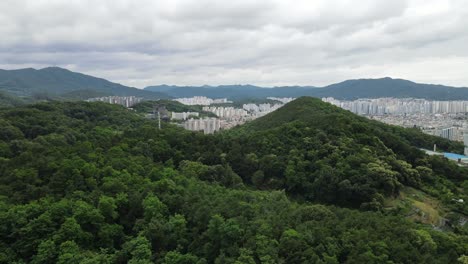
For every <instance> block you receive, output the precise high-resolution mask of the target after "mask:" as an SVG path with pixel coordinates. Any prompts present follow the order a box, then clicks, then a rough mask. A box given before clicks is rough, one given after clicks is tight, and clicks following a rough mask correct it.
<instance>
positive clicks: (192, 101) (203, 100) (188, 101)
mask: <svg viewBox="0 0 468 264" xmlns="http://www.w3.org/2000/svg"><path fill="white" fill-rule="evenodd" d="M174 101H177V102H179V103H181V104H184V105H212V104H227V103H232V101H228V99H227V98H221V99H211V98H208V97H205V96H194V97H190V98H177V99H174Z"/></svg>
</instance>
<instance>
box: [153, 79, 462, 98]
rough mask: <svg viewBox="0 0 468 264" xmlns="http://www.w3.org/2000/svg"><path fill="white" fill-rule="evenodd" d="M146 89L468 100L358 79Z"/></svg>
mask: <svg viewBox="0 0 468 264" xmlns="http://www.w3.org/2000/svg"><path fill="white" fill-rule="evenodd" d="M145 90H148V91H156V92H164V93H167V94H168V95H171V96H173V97H191V96H209V97H212V98H222V97H226V98H229V99H243V98H265V97H269V96H273V97H300V96H313V97H334V98H337V99H342V100H353V99H358V98H379V97H396V98H407V97H412V98H422V99H429V100H468V88H455V87H450V86H444V85H433V84H421V83H415V82H411V81H407V80H402V79H392V78H388V77H387V78H381V79H358V80H347V81H344V82H340V83H336V84H332V85H328V86H325V87H321V88H317V87H313V86H283V87H274V88H265V87H258V86H253V85H223V86H198V87H197V86H168V85H160V86H149V87H146V88H145Z"/></svg>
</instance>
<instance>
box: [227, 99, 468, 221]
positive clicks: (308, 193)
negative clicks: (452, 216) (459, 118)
mask: <svg viewBox="0 0 468 264" xmlns="http://www.w3.org/2000/svg"><path fill="white" fill-rule="evenodd" d="M219 136H220V137H222V138H223V139H224V140H225V141H224V144H225V148H224V149H225V151H226V152H227V153H228V154H227V157H226V159H227V160H228V161H229V162H230V164H231V166H232V167H233V169H234V171H235V172H236V173H237V174H239V176H241V177H242V178H243V179H244V180H245V181H248V182H251V183H252V184H254V185H256V186H257V187H258V188H274V189H281V188H285V189H286V190H287V191H288V193H290V194H291V195H293V196H296V197H299V198H301V199H306V200H312V201H320V202H325V203H332V204H339V205H342V206H352V207H355V206H360V207H366V208H367V207H369V206H371V207H372V206H377V207H380V206H382V205H383V202H384V201H383V198H384V197H394V196H398V194H399V191H400V189H401V187H402V186H410V187H414V188H417V189H421V190H424V191H425V192H427V193H430V194H431V195H435V196H436V197H438V198H439V199H441V200H444V201H445V202H446V203H447V204H450V206H452V207H453V209H454V210H458V211H460V212H463V214H465V215H466V214H468V210H467V209H468V208H467V207H466V205H464V204H461V205H457V204H454V203H453V202H452V201H451V199H455V198H458V197H464V198H465V199H467V198H468V196H467V195H466V192H464V191H461V190H460V189H459V188H458V187H457V186H461V185H462V184H463V182H464V181H466V180H467V179H468V170H467V169H466V168H460V167H458V166H457V165H456V164H455V163H454V162H448V161H445V160H444V159H443V158H440V157H435V156H431V157H430V156H427V155H425V154H424V153H423V152H422V151H421V150H419V149H418V148H419V147H426V148H430V147H431V146H432V145H433V144H434V143H436V144H438V145H439V146H440V147H441V148H443V149H445V150H451V151H458V152H461V151H462V147H463V146H462V145H461V144H460V143H456V142H450V141H448V140H445V139H442V138H438V137H433V136H429V135H425V134H423V133H421V132H420V131H418V130H416V129H404V128H400V127H396V126H389V125H386V124H383V123H380V122H376V121H372V120H368V119H366V118H364V117H360V116H357V115H355V114H353V113H351V112H349V111H346V110H343V109H340V108H338V107H335V106H333V105H331V104H328V103H324V102H322V101H321V100H319V99H314V98H310V97H302V98H299V99H297V100H295V101H293V102H291V103H288V104H286V105H285V106H284V107H282V108H280V109H278V110H277V111H275V112H273V113H270V114H268V115H266V116H264V117H262V118H259V119H256V120H254V121H252V122H250V123H247V124H245V125H244V126H240V127H238V128H235V129H233V130H231V131H227V132H226V133H224V134H221V135H219ZM447 188H449V189H450V190H451V191H449V192H447V191H448V189H447Z"/></svg>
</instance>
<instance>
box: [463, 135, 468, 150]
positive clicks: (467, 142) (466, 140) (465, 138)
mask: <svg viewBox="0 0 468 264" xmlns="http://www.w3.org/2000/svg"><path fill="white" fill-rule="evenodd" d="M463 142H464V143H465V156H468V129H466V130H465V132H464V133H463Z"/></svg>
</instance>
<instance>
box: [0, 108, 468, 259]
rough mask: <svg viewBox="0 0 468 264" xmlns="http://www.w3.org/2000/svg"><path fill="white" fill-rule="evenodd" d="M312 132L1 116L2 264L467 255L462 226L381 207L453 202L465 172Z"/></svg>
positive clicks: (112, 113)
mask: <svg viewBox="0 0 468 264" xmlns="http://www.w3.org/2000/svg"><path fill="white" fill-rule="evenodd" d="M312 103H313V102H312ZM292 114H294V113H292ZM350 115H351V114H350ZM349 118H351V117H349ZM341 122H343V123H345V124H346V123H347V122H348V121H346V119H344V120H341ZM349 122H354V121H349ZM312 124H313V123H309V124H305V123H302V124H301V123H300V122H292V123H288V124H284V125H281V126H279V127H276V128H274V127H272V128H271V129H265V130H262V129H259V130H258V131H249V130H250V129H251V128H252V127H253V126H254V125H255V124H251V125H249V126H248V127H247V128H246V129H245V130H244V129H241V130H239V131H232V133H227V134H224V133H221V134H219V135H214V136H213V135H211V136H206V135H203V134H201V133H192V132H189V131H185V130H182V129H180V128H178V127H175V126H172V125H170V124H166V123H164V124H163V129H162V130H158V129H157V125H156V123H155V122H154V121H151V120H146V119H144V118H142V117H140V116H139V115H138V114H137V113H135V112H133V111H129V110H127V109H125V108H123V107H121V106H117V105H108V104H104V103H82V102H81V103H72V102H69V103H57V102H52V103H41V104H36V105H30V106H24V107H19V108H14V109H13V108H11V109H3V110H0V125H1V127H2V130H1V131H0V175H1V177H0V193H1V194H2V196H0V209H1V210H0V221H1V223H2V225H1V228H0V262H1V263H24V262H31V263H154V262H156V263H199V264H202V263H382V262H386V263H455V262H456V261H457V259H460V260H463V259H464V258H465V257H464V256H463V255H467V253H468V236H467V233H466V230H464V229H463V228H459V229H454V231H453V232H451V231H448V232H441V231H437V230H434V229H432V228H431V227H430V226H426V225H422V224H417V223H414V222H411V221H410V220H407V219H405V217H404V216H403V215H401V214H399V213H398V212H396V211H391V212H386V211H384V210H382V206H381V205H382V203H383V199H384V198H388V197H392V196H394V195H397V194H398V192H399V190H400V188H401V187H402V186H403V185H411V186H415V187H416V188H419V189H424V190H426V189H427V191H430V192H432V194H433V195H434V196H440V199H441V201H442V202H449V200H450V199H451V197H453V196H455V195H462V192H461V191H460V190H458V187H457V186H458V183H459V182H460V181H462V180H463V179H464V177H466V175H467V174H465V172H466V171H464V170H462V169H461V168H458V167H457V166H455V165H454V166H452V164H451V163H449V162H447V161H445V160H441V159H440V160H439V159H436V158H429V157H427V156H425V155H423V154H422V153H420V152H419V151H417V149H415V148H413V147H410V145H409V144H408V143H401V139H400V138H399V137H397V136H394V137H393V138H394V139H395V140H397V142H393V144H392V145H389V146H387V144H389V142H390V141H389V142H387V143H385V142H386V141H384V140H382V139H381V138H380V137H381V136H382V135H380V134H377V135H373V136H368V137H364V135H365V134H364V133H357V134H356V135H354V136H353V134H352V133H349V134H347V132H346V133H345V132H343V131H340V130H336V131H335V130H333V129H331V130H325V128H319V127H315V128H314V127H311V126H312ZM338 125H339V124H338ZM367 125H368V126H369V128H364V129H375V131H378V129H377V128H373V125H374V124H373V123H368V124H367ZM307 127H309V128H307ZM335 129H340V127H339V126H338V127H337V128H335ZM356 129H357V128H356ZM385 135H386V134H385ZM388 135H394V134H392V132H388ZM390 146H391V147H390ZM395 146H396V147H395ZM398 146H404V147H403V148H398ZM394 147H395V148H394ZM412 159H415V161H413V160H412ZM464 185H466V184H464ZM464 185H463V186H464ZM446 200H447V201H446ZM319 203H323V204H319ZM358 208H361V209H358ZM458 210H459V211H461V212H464V210H466V208H458Z"/></svg>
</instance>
